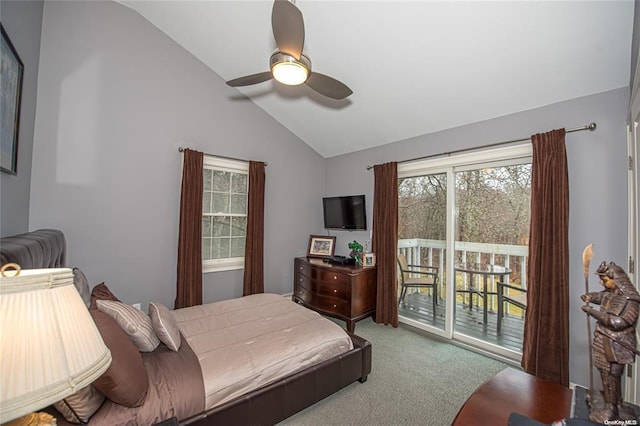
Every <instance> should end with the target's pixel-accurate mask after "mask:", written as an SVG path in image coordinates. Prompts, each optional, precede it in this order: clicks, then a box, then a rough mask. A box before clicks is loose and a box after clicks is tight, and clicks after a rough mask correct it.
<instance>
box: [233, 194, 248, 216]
mask: <svg viewBox="0 0 640 426" xmlns="http://www.w3.org/2000/svg"><path fill="white" fill-rule="evenodd" d="M231 213H233V214H246V213H247V196H246V195H239V194H231Z"/></svg>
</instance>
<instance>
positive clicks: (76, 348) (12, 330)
mask: <svg viewBox="0 0 640 426" xmlns="http://www.w3.org/2000/svg"><path fill="white" fill-rule="evenodd" d="M15 267H17V268H18V270H17V271H11V274H15V275H14V276H11V277H7V276H6V275H5V270H4V268H3V269H2V270H1V271H0V272H1V275H2V276H1V277H0V423H5V422H8V421H11V420H14V419H18V418H21V417H22V416H25V415H28V414H29V413H31V412H32V411H35V410H39V409H41V408H44V407H46V406H48V405H50V404H52V403H54V402H56V401H60V400H61V399H63V398H65V397H67V396H69V395H71V394H73V393H75V392H77V391H78V390H80V389H82V388H84V387H85V386H88V385H89V384H90V383H92V382H93V381H94V380H96V379H97V378H98V377H100V375H101V374H102V373H103V372H104V371H105V370H106V369H107V368H108V367H109V364H111V353H110V352H109V349H108V348H107V347H106V346H105V344H104V342H103V340H102V337H101V336H100V333H99V332H98V329H97V328H96V326H95V323H94V322H93V319H92V318H91V315H90V314H89V311H88V310H87V307H86V305H85V304H84V302H83V301H82V298H81V297H80V294H79V293H78V290H77V289H76V287H75V286H74V284H73V272H72V270H71V269H67V268H51V269H27V270H22V271H20V270H19V267H18V266H17V265H15Z"/></svg>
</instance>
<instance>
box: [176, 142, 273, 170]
mask: <svg viewBox="0 0 640 426" xmlns="http://www.w3.org/2000/svg"><path fill="white" fill-rule="evenodd" d="M185 149H187V148H183V147H181V146H179V147H178V152H183V151H184V150H185ZM203 154H204V155H208V156H209V157H218V158H224V159H225V160H234V161H245V162H247V163H248V162H249V160H243V159H241V158H234V157H226V156H224V155H218V154H207V153H206V152H204V153H203ZM263 163H264V165H265V167H266V166H268V165H269V163H267V162H266V161H263Z"/></svg>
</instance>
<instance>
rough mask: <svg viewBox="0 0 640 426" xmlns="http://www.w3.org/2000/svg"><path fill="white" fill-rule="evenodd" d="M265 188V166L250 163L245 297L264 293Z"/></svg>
mask: <svg viewBox="0 0 640 426" xmlns="http://www.w3.org/2000/svg"><path fill="white" fill-rule="evenodd" d="M264 186H265V164H264V163H262V162H260V161H250V162H249V197H248V199H249V200H248V203H249V204H248V206H247V237H246V242H245V248H244V278H243V280H242V295H243V296H247V295H249V294H255V293H264Z"/></svg>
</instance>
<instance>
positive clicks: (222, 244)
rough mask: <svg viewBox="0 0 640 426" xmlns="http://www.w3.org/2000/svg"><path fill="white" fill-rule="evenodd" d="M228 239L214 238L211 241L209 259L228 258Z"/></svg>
mask: <svg viewBox="0 0 640 426" xmlns="http://www.w3.org/2000/svg"><path fill="white" fill-rule="evenodd" d="M229 243H230V238H214V239H212V240H211V259H226V258H228V257H229Z"/></svg>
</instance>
